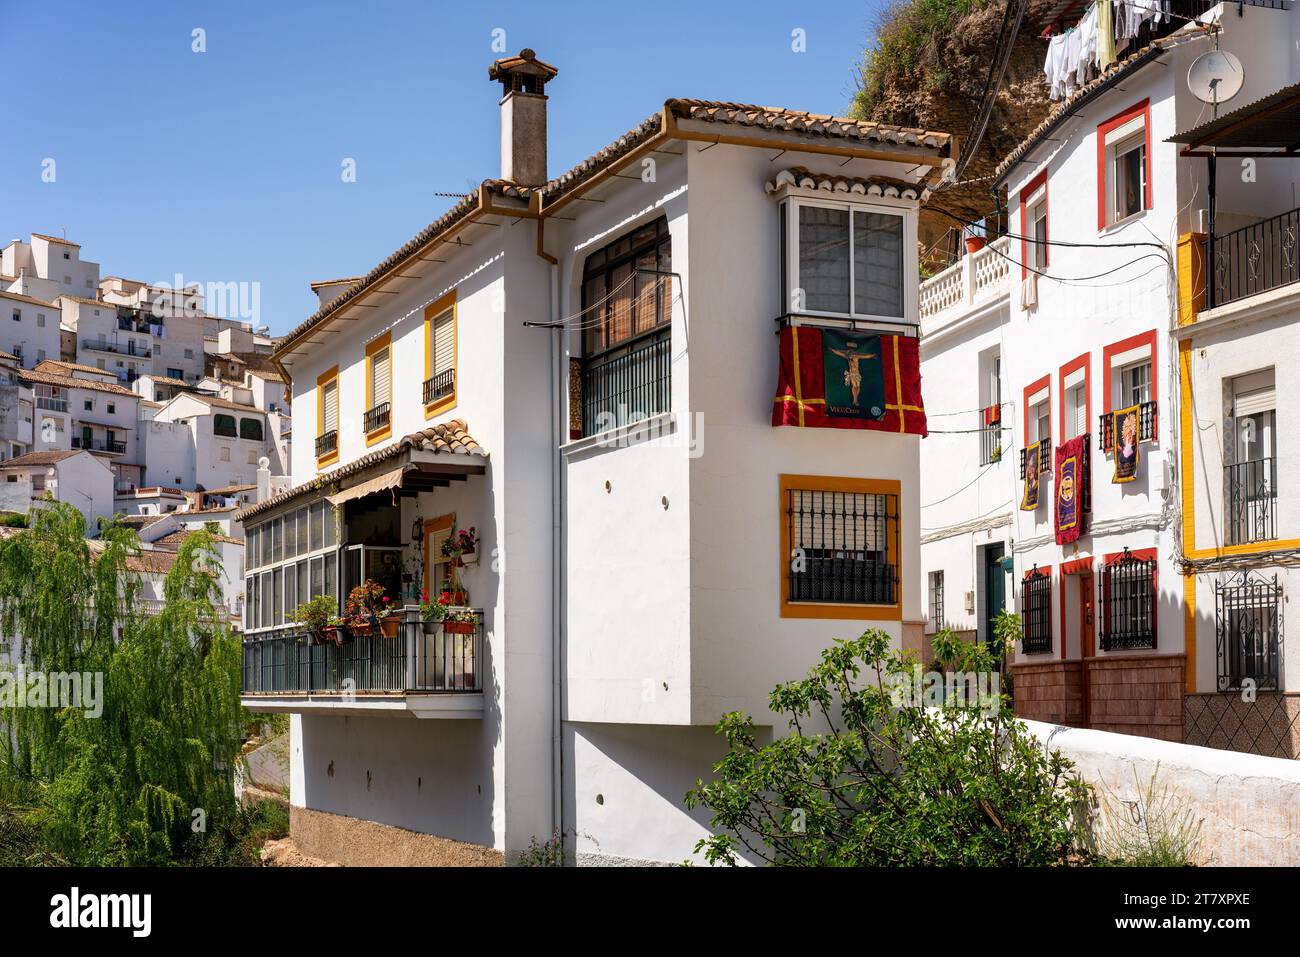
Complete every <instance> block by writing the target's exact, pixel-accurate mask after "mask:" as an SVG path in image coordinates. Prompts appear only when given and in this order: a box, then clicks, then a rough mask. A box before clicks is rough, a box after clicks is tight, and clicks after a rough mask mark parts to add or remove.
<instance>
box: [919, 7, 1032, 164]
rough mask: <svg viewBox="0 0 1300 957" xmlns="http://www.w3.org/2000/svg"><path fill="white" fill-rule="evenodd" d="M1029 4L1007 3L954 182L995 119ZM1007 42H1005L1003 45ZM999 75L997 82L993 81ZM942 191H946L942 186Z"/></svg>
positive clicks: (977, 148)
mask: <svg viewBox="0 0 1300 957" xmlns="http://www.w3.org/2000/svg"><path fill="white" fill-rule="evenodd" d="M1027 5H1028V0H1007V6H1006V9H1005V10H1004V11H1003V12H1002V27H1001V29H999V30H998V42H997V45H996V46H995V47H994V51H993V58H992V59H991V60H990V62H989V72H988V74H987V76H986V77H985V79H984V92H983V93H982V94H981V96H980V107H979V109H978V110H977V111H976V112H975V114H974V115H973V116H972V117H971V125H970V126H969V127H968V129H967V133H966V145H965V147H964V148H963V149H962V153H961V158H960V159H958V161H957V166H956V167H955V168H954V169H953V172H952V179H953V180H956V179H957V178H958V177H959V176H961V174H962V173H963V172H965V170H966V167H967V165H968V164H969V163H970V161H971V158H972V157H973V156H974V155H975V154H976V152H978V150H979V146H980V143H981V142H982V141H983V139H984V133H985V131H987V130H988V125H989V118H990V117H991V116H992V115H993V106H994V104H995V103H996V102H997V99H998V93H1000V92H1001V90H1002V81H1003V80H1004V79H1006V75H1007V64H1008V63H1010V62H1011V51H1012V50H1013V49H1014V48H1015V45H1016V35H1017V34H1018V33H1019V32H1020V23H1021V21H1022V20H1023V19H1024V16H1025V7H1026V6H1027ZM1013 8H1014V10H1015V21H1014V22H1012V20H1011V11H1012V9H1013ZM1004 41H1005V42H1004ZM995 71H996V75H997V80H996V81H995V80H994V78H993V77H994V73H995ZM939 188H940V189H942V188H944V187H943V185H942V184H941V185H940V187H939Z"/></svg>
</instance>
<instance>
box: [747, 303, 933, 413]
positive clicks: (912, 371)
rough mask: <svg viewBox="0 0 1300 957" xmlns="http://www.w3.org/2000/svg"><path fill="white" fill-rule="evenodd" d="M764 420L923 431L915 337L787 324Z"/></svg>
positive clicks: (917, 351) (918, 364)
mask: <svg viewBox="0 0 1300 957" xmlns="http://www.w3.org/2000/svg"><path fill="white" fill-rule="evenodd" d="M772 424H773V425H795V426H800V427H803V428H814V429H874V430H876V431H880V432H900V433H908V432H910V433H912V434H914V435H925V434H927V431H926V425H925V405H924V403H923V402H922V401H921V361H920V352H919V349H918V343H917V339H916V338H915V337H914V336H891V335H883V334H880V333H856V332H851V331H849V330H845V329H818V328H815V327H812V326H787V327H786V328H784V329H782V330H781V375H780V381H779V382H778V383H777V388H776V400H775V402H774V403H773V406H772Z"/></svg>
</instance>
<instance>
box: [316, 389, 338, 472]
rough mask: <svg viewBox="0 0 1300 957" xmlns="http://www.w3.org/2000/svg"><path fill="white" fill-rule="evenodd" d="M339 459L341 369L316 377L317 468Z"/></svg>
mask: <svg viewBox="0 0 1300 957" xmlns="http://www.w3.org/2000/svg"><path fill="white" fill-rule="evenodd" d="M338 458H339V367H338V366H334V367H333V368H331V369H329V370H327V371H325V372H322V373H321V374H320V375H319V376H317V377H316V467H317V468H324V467H325V466H327V465H332V464H333V463H335V462H337V461H338Z"/></svg>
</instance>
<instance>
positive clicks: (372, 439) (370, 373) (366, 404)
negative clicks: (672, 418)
mask: <svg viewBox="0 0 1300 957" xmlns="http://www.w3.org/2000/svg"><path fill="white" fill-rule="evenodd" d="M384 348H387V349H388V424H387V425H385V426H382V427H380V428H378V429H375V430H374V431H373V432H367V433H366V447H367V448H369V447H370V446H372V445H375V444H377V443H379V442H382V441H384V439H386V438H389V437H390V436H391V435H392V434H393V396H394V395H395V394H396V393H395V391H394V389H393V334H392V333H391V332H385V333H384V334H383V335H382V336H380V337H379V338H378V339H375V340H374V341H373V342H371V343H370V344H369V345H367V346H366V391H365V394H363V395H362V396H361V423H362V428H364V427H365V421H366V418H365V416H366V413H367V412H369V411H370V408H371V406H370V389H371V387H372V386H373V385H374V362H375V353H376V352H379V351H380V350H382V349H384Z"/></svg>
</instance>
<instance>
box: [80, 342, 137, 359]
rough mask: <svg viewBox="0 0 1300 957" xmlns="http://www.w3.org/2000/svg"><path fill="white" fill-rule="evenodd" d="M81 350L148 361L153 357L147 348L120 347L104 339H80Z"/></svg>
mask: <svg viewBox="0 0 1300 957" xmlns="http://www.w3.org/2000/svg"><path fill="white" fill-rule="evenodd" d="M81 348H83V349H90V350H91V351H92V352H111V353H113V354H114V355H120V356H131V357H133V358H136V359H148V358H150V357H152V356H153V350H152V349H150V348H148V347H145V348H139V347H136V346H131V345H127V346H122V345H120V344H118V343H116V342H109V341H108V340H106V339H82V340H81Z"/></svg>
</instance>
